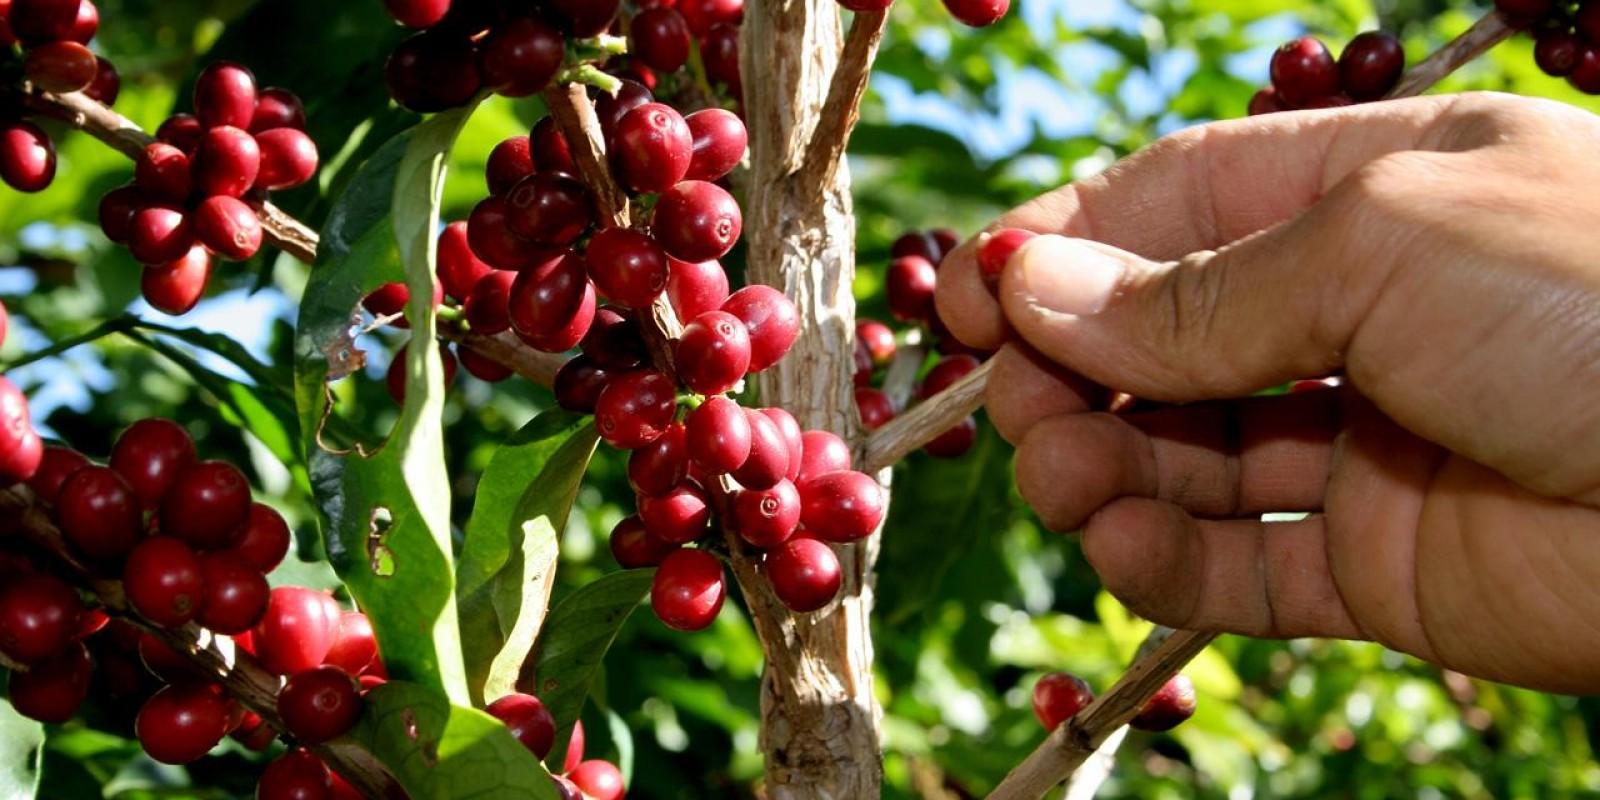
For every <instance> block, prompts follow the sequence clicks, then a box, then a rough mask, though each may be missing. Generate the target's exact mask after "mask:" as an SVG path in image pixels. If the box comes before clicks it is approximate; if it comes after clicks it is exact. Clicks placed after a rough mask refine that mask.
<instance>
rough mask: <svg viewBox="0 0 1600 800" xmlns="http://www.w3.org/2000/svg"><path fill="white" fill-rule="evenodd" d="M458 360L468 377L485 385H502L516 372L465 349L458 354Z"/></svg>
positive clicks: (476, 352) (474, 351)
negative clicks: (501, 383)
mask: <svg viewBox="0 0 1600 800" xmlns="http://www.w3.org/2000/svg"><path fill="white" fill-rule="evenodd" d="M456 358H457V359H458V360H459V361H460V362H461V366H462V368H464V369H465V370H466V371H467V374H468V375H471V376H472V377H474V378H477V379H478V380H480V381H483V382H485V383H500V382H502V381H505V380H509V379H510V378H511V376H512V375H515V374H516V372H515V371H514V370H512V369H511V368H510V367H508V366H506V365H504V364H502V363H500V362H498V361H495V360H494V359H492V358H490V357H488V356H485V355H480V354H479V353H478V351H476V350H473V349H471V348H467V347H463V348H461V349H460V350H459V351H458V352H457V353H456Z"/></svg>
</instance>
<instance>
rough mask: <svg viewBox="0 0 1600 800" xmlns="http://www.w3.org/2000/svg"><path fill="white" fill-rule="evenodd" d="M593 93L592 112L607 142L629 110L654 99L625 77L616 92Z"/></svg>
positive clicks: (597, 91) (643, 86)
mask: <svg viewBox="0 0 1600 800" xmlns="http://www.w3.org/2000/svg"><path fill="white" fill-rule="evenodd" d="M594 93H595V94H596V97H595V101H594V113H595V116H597V117H599V118H600V130H601V132H602V133H604V134H605V137H606V141H608V142H609V141H611V136H612V134H613V133H615V132H616V130H617V123H619V122H621V121H622V118H623V117H625V116H627V115H628V112H629V111H632V110H634V109H636V108H638V107H639V106H642V105H647V104H649V103H651V102H653V101H654V100H655V95H653V94H651V93H650V89H649V88H647V87H645V85H644V84H642V83H640V82H638V81H632V80H628V79H626V78H624V79H622V85H621V86H620V87H618V89H617V93H616V94H607V93H605V92H602V91H600V90H598V89H596V90H595V92H594ZM540 163H541V164H543V163H544V162H542V161H541V162H540Z"/></svg>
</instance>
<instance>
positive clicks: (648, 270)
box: [587, 228, 668, 308]
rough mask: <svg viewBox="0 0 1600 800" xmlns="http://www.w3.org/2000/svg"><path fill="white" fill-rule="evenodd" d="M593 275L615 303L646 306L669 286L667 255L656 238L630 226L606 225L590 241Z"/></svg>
mask: <svg viewBox="0 0 1600 800" xmlns="http://www.w3.org/2000/svg"><path fill="white" fill-rule="evenodd" d="M587 255H588V259H589V277H590V278H591V279H593V280H594V285H595V288H596V289H599V290H600V293H601V294H603V295H605V296H606V297H607V298H609V299H610V300H611V301H612V302H614V303H616V304H618V305H621V306H626V307H628V308H645V307H646V306H649V305H650V304H651V303H653V302H655V299H656V298H657V297H660V296H661V293H662V292H663V291H665V290H666V288H667V275H668V266H667V254H666V252H665V251H663V250H662V249H661V245H658V244H656V241H655V240H654V239H652V238H650V237H648V236H646V235H644V234H642V233H639V232H637V231H631V230H628V229H627V228H606V229H605V230H602V231H600V232H599V233H596V234H595V235H594V237H593V238H591V239H590V240H589V250H588V253H587Z"/></svg>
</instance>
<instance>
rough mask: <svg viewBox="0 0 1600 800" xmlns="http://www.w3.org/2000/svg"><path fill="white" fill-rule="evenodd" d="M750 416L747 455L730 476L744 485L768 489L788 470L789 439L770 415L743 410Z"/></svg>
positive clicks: (785, 475) (748, 417) (785, 474)
mask: <svg viewBox="0 0 1600 800" xmlns="http://www.w3.org/2000/svg"><path fill="white" fill-rule="evenodd" d="M745 418H746V419H748V420H750V457H749V458H747V459H745V461H744V463H743V464H741V465H740V466H739V468H738V469H736V470H734V472H733V477H734V479H735V480H737V481H739V484H740V485H741V486H743V487H744V488H746V489H770V488H772V487H773V486H775V485H777V483H778V481H781V480H783V479H785V478H786V477H787V476H788V474H789V463H790V460H791V457H790V453H789V443H788V441H787V440H786V439H785V438H784V435H783V431H782V430H780V429H779V428H778V425H777V423H776V422H774V421H773V420H772V418H771V417H769V416H767V415H766V414H763V413H761V412H759V411H751V410H748V409H746V410H745Z"/></svg>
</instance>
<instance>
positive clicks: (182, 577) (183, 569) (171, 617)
mask: <svg viewBox="0 0 1600 800" xmlns="http://www.w3.org/2000/svg"><path fill="white" fill-rule="evenodd" d="M122 585H123V588H124V590H126V591H127V593H128V604H129V605H131V606H133V610H134V611H137V612H139V616H141V617H144V618H145V619H147V620H150V621H151V622H153V623H155V624H157V625H159V626H161V627H163V628H176V627H178V626H180V625H183V624H185V623H188V622H189V621H190V620H193V619H194V618H195V615H196V614H198V613H200V605H201V603H202V602H204V600H205V596H204V591H205V578H204V577H203V576H201V574H200V559H199V558H198V557H196V556H195V554H194V551H193V550H191V549H189V546H188V545H186V544H184V543H183V542H181V541H179V540H177V539H174V538H172V537H170V536H153V537H151V538H149V539H146V540H144V541H142V542H140V543H139V546H138V547H135V548H133V552H131V553H129V554H128V562H127V565H126V566H124V567H123V570H122Z"/></svg>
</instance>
